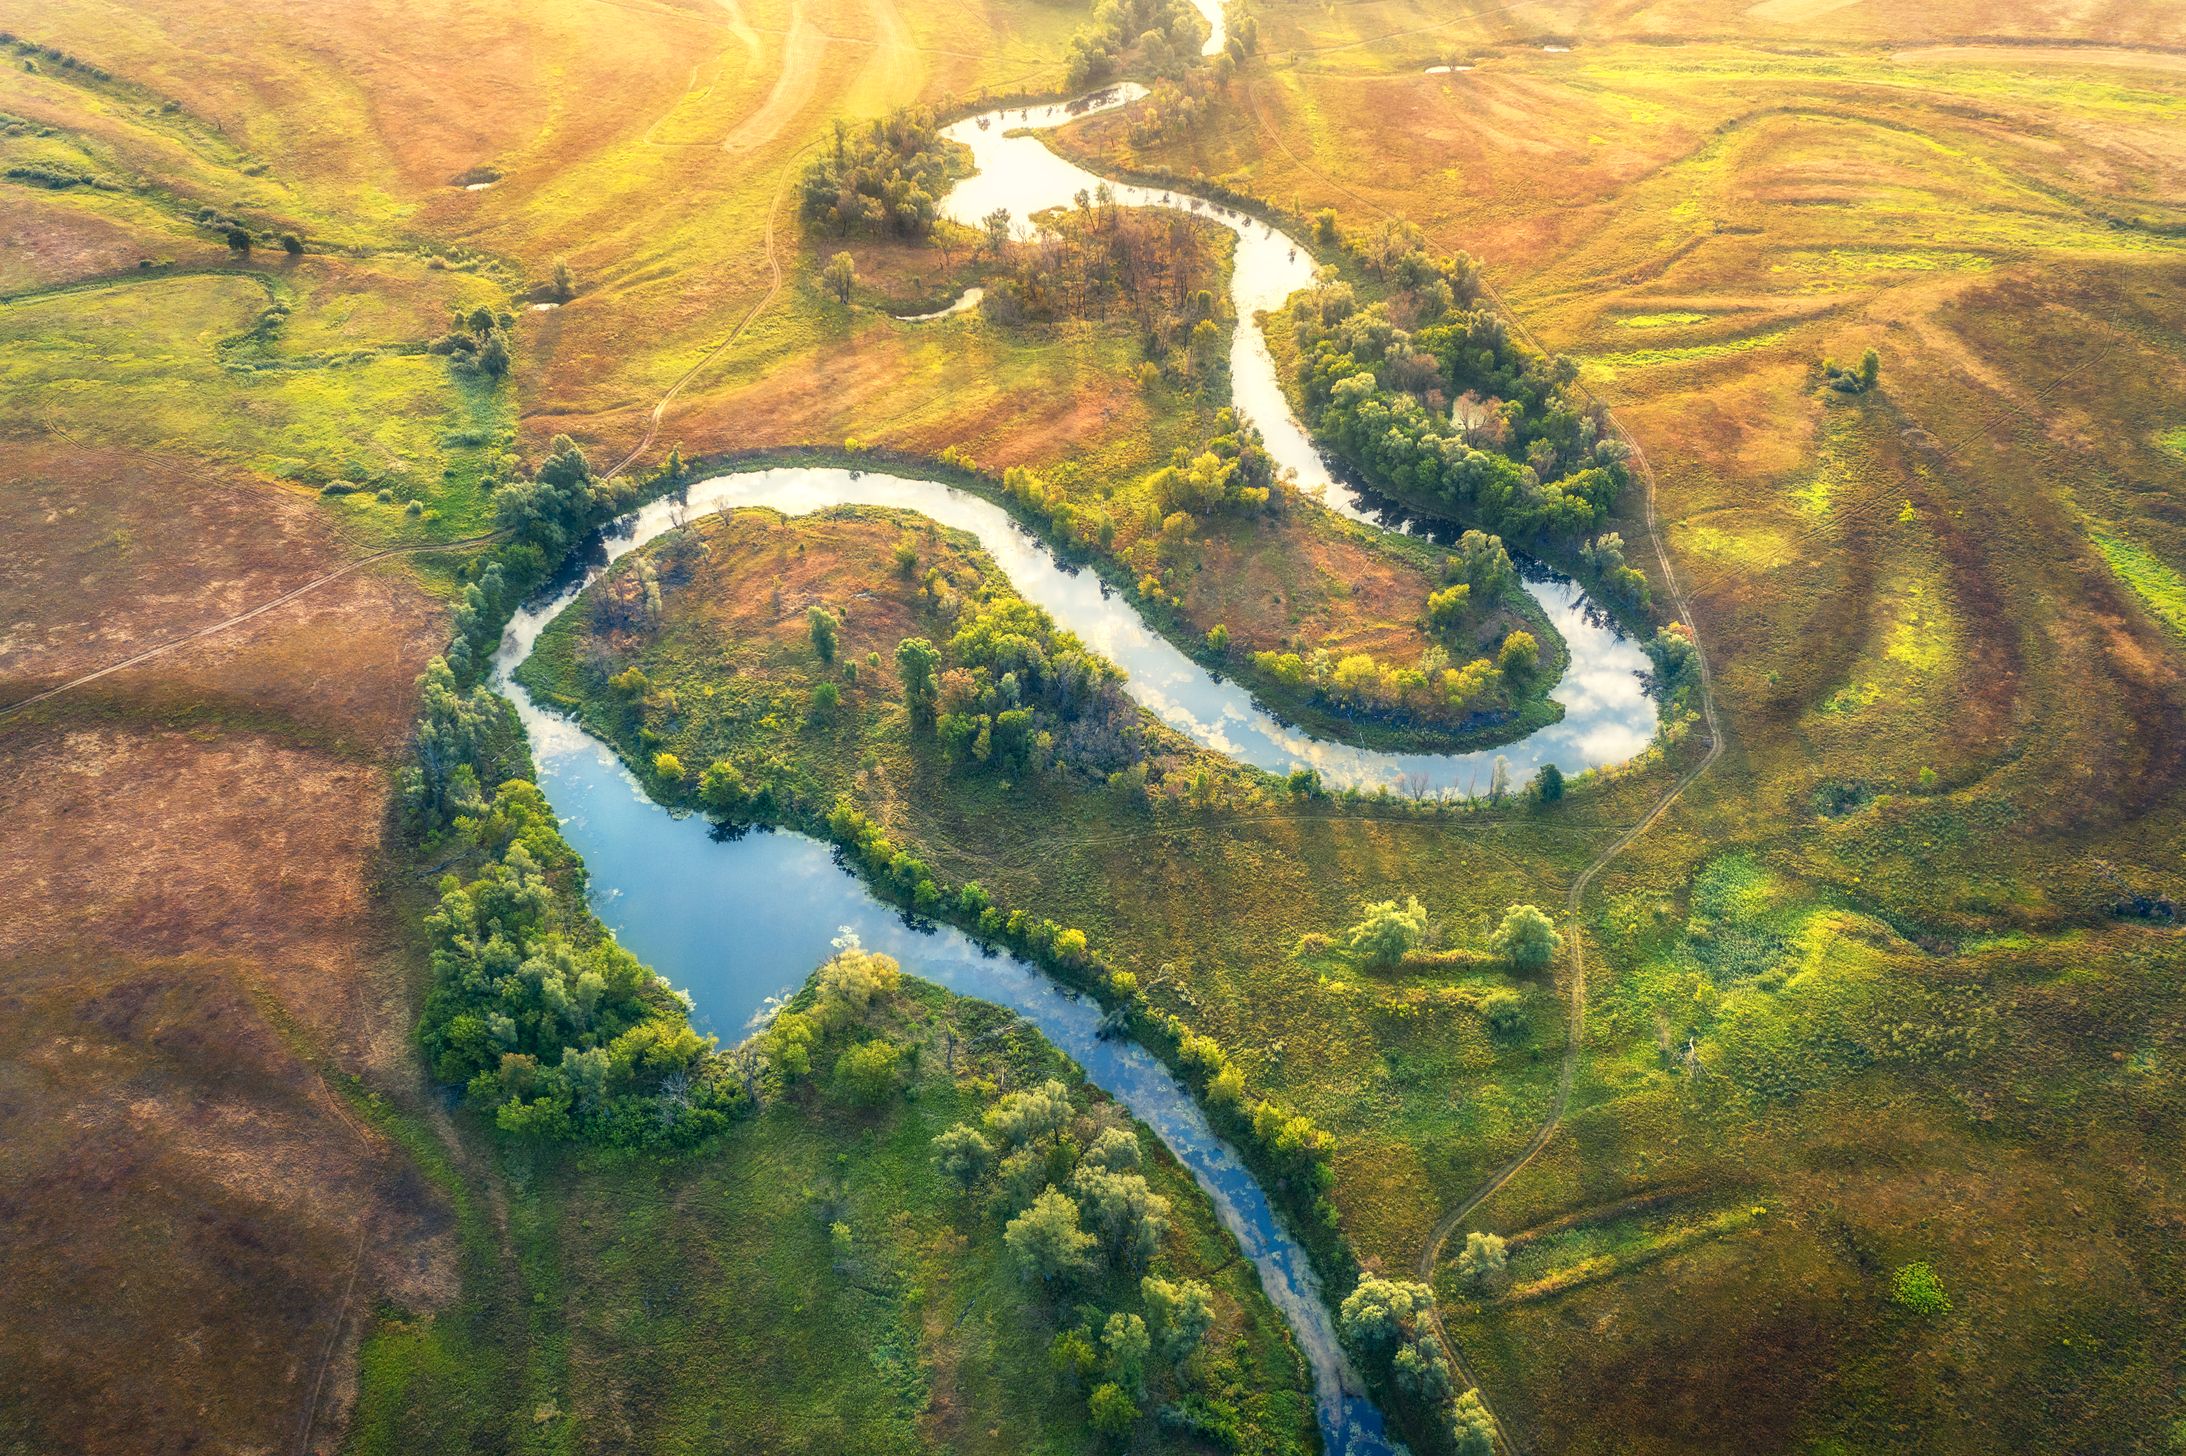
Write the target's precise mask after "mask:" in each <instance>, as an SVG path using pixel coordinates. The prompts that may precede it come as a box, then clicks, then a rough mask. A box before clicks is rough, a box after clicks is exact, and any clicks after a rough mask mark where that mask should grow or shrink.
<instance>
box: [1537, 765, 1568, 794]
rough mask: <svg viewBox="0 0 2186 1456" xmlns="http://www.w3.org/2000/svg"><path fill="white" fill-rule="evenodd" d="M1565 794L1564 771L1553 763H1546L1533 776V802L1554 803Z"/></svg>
mask: <svg viewBox="0 0 2186 1456" xmlns="http://www.w3.org/2000/svg"><path fill="white" fill-rule="evenodd" d="M1563 796H1564V771H1563V770H1562V769H1560V768H1558V767H1557V766H1556V765H1555V764H1553V763H1544V764H1542V765H1541V770H1540V772H1539V773H1536V774H1535V775H1534V776H1533V802H1534V803H1536V804H1553V803H1555V802H1556V801H1557V800H1559V799H1561V798H1563Z"/></svg>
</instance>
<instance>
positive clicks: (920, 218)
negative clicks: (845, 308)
mask: <svg viewBox="0 0 2186 1456" xmlns="http://www.w3.org/2000/svg"><path fill="white" fill-rule="evenodd" d="M951 169H952V160H951V157H950V155H949V151H948V148H947V147H946V145H945V144H944V143H943V142H942V140H941V133H940V131H939V129H938V128H937V127H936V126H935V124H934V116H933V113H932V112H931V111H928V110H926V109H925V108H923V107H899V108H897V109H896V110H894V111H891V112H890V113H888V115H887V116H886V117H885V118H877V119H875V120H874V121H872V122H870V123H868V124H866V125H864V126H854V125H851V124H849V123H846V122H841V121H838V122H836V123H835V136H834V143H833V145H832V147H830V148H829V149H828V150H827V151H826V152H824V153H822V154H821V155H820V156H819V157H817V158H815V159H814V160H813V161H812V162H811V163H810V164H809V165H808V166H807V167H806V168H805V175H804V184H803V189H802V193H801V196H802V199H803V200H802V204H801V205H802V208H803V211H804V217H805V221H807V222H809V223H815V224H819V225H821V226H825V227H828V228H831V229H832V230H834V231H835V232H837V233H840V234H844V235H848V234H850V233H853V232H864V233H885V234H891V235H893V236H896V237H901V238H923V237H925V236H926V235H927V234H928V233H930V232H932V231H933V226H934V223H935V221H936V220H937V219H938V218H939V216H940V209H939V205H938V203H937V201H936V199H938V198H939V197H940V196H941V194H943V193H944V192H946V191H948V190H949V182H950V180H951V176H952V170H951ZM835 256H836V260H837V262H839V263H842V264H843V265H844V266H843V268H842V272H841V277H840V280H839V282H838V279H837V278H836V277H835V276H834V275H835V269H836V264H835V263H830V264H829V265H828V270H829V275H830V276H829V278H828V286H829V288H830V289H831V290H834V291H835V292H836V296H837V297H838V298H839V299H842V300H844V301H848V299H849V296H850V284H851V282H852V269H851V266H850V265H849V263H848V258H849V255H848V254H844V253H838V254H836V255H835Z"/></svg>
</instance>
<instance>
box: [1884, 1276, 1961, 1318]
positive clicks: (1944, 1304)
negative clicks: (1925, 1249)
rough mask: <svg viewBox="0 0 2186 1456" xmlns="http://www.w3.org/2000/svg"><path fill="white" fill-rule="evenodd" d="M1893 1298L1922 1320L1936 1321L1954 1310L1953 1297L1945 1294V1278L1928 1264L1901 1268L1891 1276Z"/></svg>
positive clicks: (1891, 1295)
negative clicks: (1938, 1274) (1952, 1305)
mask: <svg viewBox="0 0 2186 1456" xmlns="http://www.w3.org/2000/svg"><path fill="white" fill-rule="evenodd" d="M1890 1298H1891V1299H1892V1300H1894V1301H1896V1303H1897V1304H1898V1305H1899V1306H1900V1307H1901V1308H1904V1309H1907V1310H1910V1311H1911V1312H1912V1313H1914V1314H1916V1315H1919V1316H1920V1317H1921V1318H1922V1319H1935V1318H1937V1317H1938V1316H1940V1315H1944V1314H1948V1313H1949V1312H1950V1308H1951V1297H1950V1296H1949V1295H1948V1294H1946V1293H1944V1290H1943V1281H1942V1279H1941V1278H1939V1277H1937V1275H1936V1271H1935V1268H1934V1266H1933V1265H1930V1264H1928V1263H1926V1262H1916V1263H1912V1264H1901V1265H1899V1266H1898V1269H1897V1271H1896V1272H1895V1273H1893V1274H1892V1275H1891V1276H1890Z"/></svg>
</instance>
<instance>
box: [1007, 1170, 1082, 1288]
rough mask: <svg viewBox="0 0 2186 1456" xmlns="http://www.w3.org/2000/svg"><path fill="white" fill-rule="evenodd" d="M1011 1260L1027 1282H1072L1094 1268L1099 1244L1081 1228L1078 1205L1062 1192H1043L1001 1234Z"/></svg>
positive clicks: (1049, 1190) (1056, 1190) (1051, 1189)
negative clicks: (1094, 1253)
mask: <svg viewBox="0 0 2186 1456" xmlns="http://www.w3.org/2000/svg"><path fill="white" fill-rule="evenodd" d="M1002 1240H1003V1243H1004V1244H1005V1245H1006V1246H1007V1247H1008V1249H1009V1251H1010V1257H1011V1258H1012V1259H1014V1260H1016V1262H1017V1267H1018V1269H1019V1271H1020V1272H1022V1273H1023V1274H1024V1276H1025V1277H1026V1278H1027V1279H1036V1280H1038V1281H1040V1282H1041V1283H1042V1284H1053V1283H1055V1282H1057V1281H1059V1280H1069V1279H1073V1278H1076V1277H1078V1276H1079V1275H1082V1274H1085V1273H1087V1272H1089V1271H1090V1270H1091V1269H1092V1267H1093V1250H1094V1248H1095V1245H1096V1243H1097V1241H1096V1240H1095V1239H1094V1237H1093V1235H1091V1234H1089V1233H1087V1232H1086V1231H1085V1230H1084V1229H1082V1228H1081V1227H1079V1225H1078V1205H1077V1204H1076V1203H1074V1202H1072V1201H1071V1199H1070V1196H1069V1195H1068V1194H1066V1193H1064V1192H1062V1191H1061V1190H1059V1189H1055V1188H1048V1189H1044V1190H1042V1191H1041V1192H1040V1193H1039V1194H1038V1195H1037V1196H1035V1197H1034V1198H1033V1200H1032V1204H1031V1206H1030V1207H1028V1208H1027V1209H1026V1210H1025V1211H1024V1212H1023V1213H1020V1214H1018V1215H1017V1216H1016V1217H1015V1218H1013V1219H1011V1220H1010V1221H1009V1224H1008V1226H1007V1227H1006V1228H1004V1229H1003V1231H1002Z"/></svg>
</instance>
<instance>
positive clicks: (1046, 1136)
mask: <svg viewBox="0 0 2186 1456" xmlns="http://www.w3.org/2000/svg"><path fill="white" fill-rule="evenodd" d="M1070 1111H1071V1109H1070V1089H1068V1088H1067V1087H1065V1086H1063V1084H1062V1083H1061V1082H1059V1081H1057V1080H1055V1079H1054V1078H1053V1077H1050V1078H1048V1080H1047V1081H1045V1082H1043V1083H1041V1084H1040V1085H1039V1086H1037V1087H1028V1088H1026V1089H1025V1090H1023V1091H1021V1092H1012V1093H1010V1094H1009V1095H1008V1096H1006V1097H1004V1098H1003V1099H1002V1100H1001V1101H999V1102H997V1103H995V1104H994V1106H992V1107H990V1108H988V1109H987V1114H986V1116H985V1118H983V1119H982V1121H984V1122H985V1123H986V1128H987V1133H988V1135H989V1136H990V1137H992V1138H993V1139H994V1141H995V1143H996V1144H997V1145H998V1146H1000V1147H1003V1148H1009V1149H1016V1148H1022V1147H1027V1146H1030V1145H1032V1144H1035V1143H1042V1142H1049V1143H1052V1142H1053V1141H1054V1140H1055V1139H1056V1138H1057V1137H1059V1136H1060V1135H1061V1133H1062V1130H1063V1128H1064V1127H1065V1126H1067V1125H1068V1124H1069V1122H1070Z"/></svg>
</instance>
